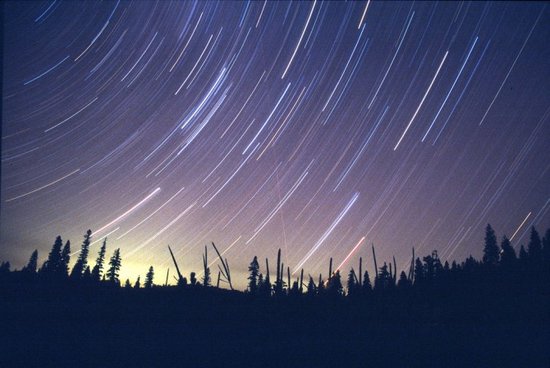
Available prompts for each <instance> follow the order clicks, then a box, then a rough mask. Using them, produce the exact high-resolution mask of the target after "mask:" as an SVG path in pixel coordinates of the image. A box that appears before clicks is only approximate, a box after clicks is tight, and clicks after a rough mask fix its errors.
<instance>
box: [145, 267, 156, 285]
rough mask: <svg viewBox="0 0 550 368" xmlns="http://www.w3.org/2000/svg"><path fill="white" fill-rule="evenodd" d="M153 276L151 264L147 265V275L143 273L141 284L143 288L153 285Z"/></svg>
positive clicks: (153, 271)
mask: <svg viewBox="0 0 550 368" xmlns="http://www.w3.org/2000/svg"><path fill="white" fill-rule="evenodd" d="M154 276H155V270H153V266H151V267H149V272H147V275H145V284H143V286H144V287H145V288H151V287H153V277H154Z"/></svg>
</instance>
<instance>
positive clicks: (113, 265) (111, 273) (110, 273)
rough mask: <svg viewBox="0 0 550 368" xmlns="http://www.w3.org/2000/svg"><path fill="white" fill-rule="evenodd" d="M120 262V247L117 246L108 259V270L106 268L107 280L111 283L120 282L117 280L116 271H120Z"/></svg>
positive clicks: (116, 283)
mask: <svg viewBox="0 0 550 368" xmlns="http://www.w3.org/2000/svg"><path fill="white" fill-rule="evenodd" d="M121 263H122V259H121V258H120V248H117V249H115V251H114V253H113V256H112V257H111V260H110V261H109V270H107V280H108V281H109V282H111V283H112V284H115V285H119V284H120V281H119V280H118V272H119V271H120V266H121Z"/></svg>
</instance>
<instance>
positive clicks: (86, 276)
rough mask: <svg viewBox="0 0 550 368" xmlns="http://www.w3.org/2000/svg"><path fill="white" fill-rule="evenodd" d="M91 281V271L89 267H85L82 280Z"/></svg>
mask: <svg viewBox="0 0 550 368" xmlns="http://www.w3.org/2000/svg"><path fill="white" fill-rule="evenodd" d="M91 279H92V271H91V270H90V266H86V269H85V270H84V272H83V273H82V280H84V281H86V282H90V280H91Z"/></svg>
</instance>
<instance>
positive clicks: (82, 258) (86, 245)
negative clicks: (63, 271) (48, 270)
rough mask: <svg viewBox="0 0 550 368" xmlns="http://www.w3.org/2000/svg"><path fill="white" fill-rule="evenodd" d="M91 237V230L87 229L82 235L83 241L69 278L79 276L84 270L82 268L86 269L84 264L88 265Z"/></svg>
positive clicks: (77, 277)
mask: <svg viewBox="0 0 550 368" xmlns="http://www.w3.org/2000/svg"><path fill="white" fill-rule="evenodd" d="M91 237H92V230H88V231H87V232H86V234H85V235H84V241H83V242H82V246H81V249H80V254H79V255H78V259H77V260H76V263H75V265H74V267H73V270H72V271H71V278H73V279H79V278H81V277H82V273H83V272H84V270H85V269H86V266H87V265H88V252H89V251H90V239H91Z"/></svg>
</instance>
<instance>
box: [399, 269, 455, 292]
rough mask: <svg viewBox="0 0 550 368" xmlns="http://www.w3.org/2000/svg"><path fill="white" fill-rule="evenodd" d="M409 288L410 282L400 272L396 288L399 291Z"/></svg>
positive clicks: (402, 272) (403, 272)
mask: <svg viewBox="0 0 550 368" xmlns="http://www.w3.org/2000/svg"><path fill="white" fill-rule="evenodd" d="M447 266H449V264H447ZM410 286H411V281H410V280H409V279H408V278H407V274H406V273H405V271H401V274H399V281H397V287H398V288H400V289H408V288H409V287H410Z"/></svg>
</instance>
